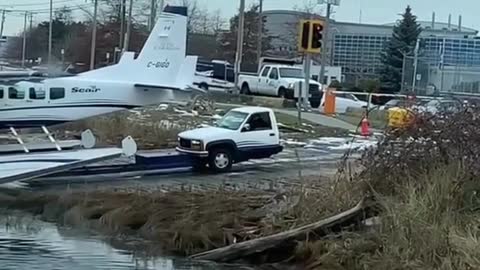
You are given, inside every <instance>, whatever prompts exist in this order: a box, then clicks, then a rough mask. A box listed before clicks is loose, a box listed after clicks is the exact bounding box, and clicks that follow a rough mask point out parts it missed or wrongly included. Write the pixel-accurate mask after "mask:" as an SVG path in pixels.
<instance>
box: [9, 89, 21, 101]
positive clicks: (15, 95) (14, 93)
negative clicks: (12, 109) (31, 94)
mask: <svg viewBox="0 0 480 270" xmlns="http://www.w3.org/2000/svg"><path fill="white" fill-rule="evenodd" d="M8 98H9V99H24V98H25V90H21V89H18V88H15V87H9V88H8Z"/></svg>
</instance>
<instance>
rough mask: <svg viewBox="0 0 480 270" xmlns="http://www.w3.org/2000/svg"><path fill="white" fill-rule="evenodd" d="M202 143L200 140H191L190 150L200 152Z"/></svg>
mask: <svg viewBox="0 0 480 270" xmlns="http://www.w3.org/2000/svg"><path fill="white" fill-rule="evenodd" d="M202 148H203V142H202V141H200V140H192V149H193V150H202Z"/></svg>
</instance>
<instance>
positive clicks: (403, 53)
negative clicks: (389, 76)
mask: <svg viewBox="0 0 480 270" xmlns="http://www.w3.org/2000/svg"><path fill="white" fill-rule="evenodd" d="M401 53H402V56H403V58H402V84H401V85H400V93H404V91H405V68H406V63H405V58H406V57H407V56H406V53H405V52H402V51H401Z"/></svg>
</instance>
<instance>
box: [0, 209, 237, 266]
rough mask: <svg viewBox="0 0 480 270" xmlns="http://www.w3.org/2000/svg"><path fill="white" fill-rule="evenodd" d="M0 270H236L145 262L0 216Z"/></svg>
mask: <svg viewBox="0 0 480 270" xmlns="http://www.w3.org/2000/svg"><path fill="white" fill-rule="evenodd" d="M0 268H1V269H2V270H10V269H11V270H14V269H15V270H19V269H29V270H40V269H42V270H43V269H55V270H56V269H69V270H76V269H79V270H80V269H82V270H84V269H89V270H90V269H92V270H94V269H95V270H96V269H111V270H123V269H138V270H150V269H156V270H157V269H158V270H187V269H188V270H204V269H209V270H210V269H212V270H215V269H216V270H220V269H222V270H223V269H239V267H238V266H237V267H228V268H227V267H225V266H216V265H211V264H209V265H205V264H200V263H194V262H191V261H185V260H179V259H175V258H155V259H150V258H145V257H143V258H142V257H139V256H136V255H134V254H133V253H131V252H127V251H122V250H118V249H115V248H113V247H111V246H110V245H108V244H106V243H105V242H104V241H102V240H101V239H99V238H97V237H94V236H90V235H86V234H84V233H82V234H81V235H78V233H75V231H73V230H69V229H67V228H57V226H55V225H53V224H49V223H45V222H42V221H40V220H38V219H35V218H33V217H32V216H29V215H25V214H19V213H11V212H9V213H5V212H0Z"/></svg>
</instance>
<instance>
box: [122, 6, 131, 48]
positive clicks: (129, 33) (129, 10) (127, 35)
mask: <svg viewBox="0 0 480 270" xmlns="http://www.w3.org/2000/svg"><path fill="white" fill-rule="evenodd" d="M132 9H133V0H130V6H129V8H128V21H127V34H126V35H125V40H124V43H123V49H124V50H125V51H128V47H129V45H130V38H131V35H132Z"/></svg>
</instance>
